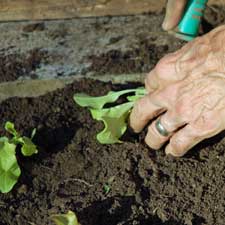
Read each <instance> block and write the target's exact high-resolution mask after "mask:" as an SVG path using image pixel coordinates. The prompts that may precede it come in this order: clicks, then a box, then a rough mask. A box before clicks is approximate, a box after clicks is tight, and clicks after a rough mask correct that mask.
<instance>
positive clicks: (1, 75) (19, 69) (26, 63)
mask: <svg viewBox="0 0 225 225" xmlns="http://www.w3.org/2000/svg"><path fill="white" fill-rule="evenodd" d="M47 57H48V55H47V52H46V51H44V50H40V49H33V50H32V51H30V52H28V53H27V54H10V55H5V54H4V53H0V82H7V81H14V80H17V79H18V78H19V77H20V76H24V75H25V76H28V77H31V78H36V75H35V72H34V70H35V69H37V68H39V66H40V64H41V63H46V62H47Z"/></svg>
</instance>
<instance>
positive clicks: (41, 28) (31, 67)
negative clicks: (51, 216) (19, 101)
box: [0, 1, 225, 82]
mask: <svg viewBox="0 0 225 225" xmlns="http://www.w3.org/2000/svg"><path fill="white" fill-rule="evenodd" d="M92 2H93V1H92ZM164 15H165V12H161V13H158V14H156V13H152V14H145V15H135V16H118V17H100V18H80V19H72V20H59V21H43V22H10V23H1V24H0V29H1V31H2V32H1V33H0V43H1V45H0V82H2V81H12V80H16V79H49V78H50V79H52V78H64V77H70V76H74V75H83V76H84V77H85V75H89V74H91V75H93V76H95V75H104V74H114V75H117V74H132V73H146V72H149V70H151V69H152V68H153V67H154V66H155V64H156V63H157V61H158V60H159V59H160V58H162V57H163V56H164V55H166V54H167V53H169V52H174V51H176V50H177V49H179V48H181V47H182V46H183V45H184V43H185V42H184V41H181V40H178V39H176V38H175V37H173V36H171V35H169V34H168V33H167V32H165V31H163V30H162V28H161V24H162V21H163V17H164ZM224 22H225V7H224V6H221V7H220V6H216V5H210V6H209V7H207V10H206V12H205V15H204V20H203V22H202V28H201V34H202V33H206V32H208V31H210V30H211V29H213V28H214V27H216V26H218V25H220V24H224Z"/></svg>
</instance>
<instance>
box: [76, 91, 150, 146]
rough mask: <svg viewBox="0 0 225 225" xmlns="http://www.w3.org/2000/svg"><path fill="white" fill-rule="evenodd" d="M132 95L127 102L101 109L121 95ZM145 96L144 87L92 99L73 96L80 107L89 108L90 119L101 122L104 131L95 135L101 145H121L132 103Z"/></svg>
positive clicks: (83, 95)
mask: <svg viewBox="0 0 225 225" xmlns="http://www.w3.org/2000/svg"><path fill="white" fill-rule="evenodd" d="M132 92H133V93H134V94H133V95H131V96H128V97H127V100H128V102H127V103H124V104H121V105H117V106H115V107H111V108H103V107H104V105H105V104H106V103H113V102H115V101H116V100H117V99H118V98H119V97H120V96H121V95H123V94H128V93H132ZM145 94H147V91H146V90H145V88H144V87H140V88H136V89H128V90H123V91H118V92H109V93H108V94H107V95H105V96H100V97H92V96H89V95H86V94H75V95H74V100H75V102H76V103H77V104H78V105H80V106H82V107H89V108H90V111H91V114H92V117H93V118H94V119H96V120H99V121H103V123H104V126H105V127H104V129H103V130H102V131H101V132H100V133H98V134H97V140H98V141H99V142H100V143H102V144H114V143H121V141H120V140H119V139H120V137H121V136H122V135H123V134H124V133H125V131H126V129H127V118H128V116H129V113H130V110H131V108H132V107H133V105H134V102H135V101H137V100H138V99H140V98H141V97H143V96H144V95H145Z"/></svg>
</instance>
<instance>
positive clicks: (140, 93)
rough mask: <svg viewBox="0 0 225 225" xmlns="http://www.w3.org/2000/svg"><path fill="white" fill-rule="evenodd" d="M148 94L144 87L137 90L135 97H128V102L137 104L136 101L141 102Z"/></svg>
mask: <svg viewBox="0 0 225 225" xmlns="http://www.w3.org/2000/svg"><path fill="white" fill-rule="evenodd" d="M146 94H147V91H146V89H145V88H143V87H141V88H137V90H136V91H135V95H133V96H128V97H127V100H128V101H129V102H135V101H137V100H139V99H140V98H142V97H143V96H144V95H146Z"/></svg>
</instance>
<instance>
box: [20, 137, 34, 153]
mask: <svg viewBox="0 0 225 225" xmlns="http://www.w3.org/2000/svg"><path fill="white" fill-rule="evenodd" d="M20 141H21V142H22V143H23V144H22V148H21V152H22V154H23V155H24V156H31V155H33V154H37V153H38V150H37V146H36V145H35V144H34V143H33V142H32V141H31V139H30V138H28V137H22V138H20Z"/></svg>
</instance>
